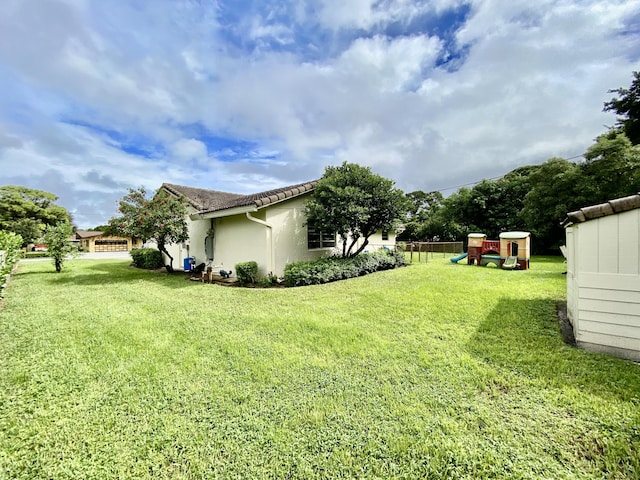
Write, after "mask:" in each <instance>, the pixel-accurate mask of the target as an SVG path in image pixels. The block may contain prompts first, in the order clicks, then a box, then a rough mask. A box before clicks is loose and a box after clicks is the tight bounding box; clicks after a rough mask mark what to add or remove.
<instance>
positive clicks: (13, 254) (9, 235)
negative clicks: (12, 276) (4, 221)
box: [0, 230, 22, 289]
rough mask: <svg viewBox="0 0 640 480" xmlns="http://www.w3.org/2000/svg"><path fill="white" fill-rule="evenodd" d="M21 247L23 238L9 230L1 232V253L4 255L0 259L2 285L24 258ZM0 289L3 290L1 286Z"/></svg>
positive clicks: (0, 281) (0, 280)
mask: <svg viewBox="0 0 640 480" xmlns="http://www.w3.org/2000/svg"><path fill="white" fill-rule="evenodd" d="M21 245H22V237H21V236H20V235H18V234H16V233H14V232H9V231H7V230H0V252H2V255H3V257H2V258H0V283H4V276H5V275H6V274H8V273H11V270H13V266H14V265H15V263H16V262H17V261H18V260H19V259H20V257H21V256H22V252H21V251H20V247H21ZM0 289H2V287H1V286H0Z"/></svg>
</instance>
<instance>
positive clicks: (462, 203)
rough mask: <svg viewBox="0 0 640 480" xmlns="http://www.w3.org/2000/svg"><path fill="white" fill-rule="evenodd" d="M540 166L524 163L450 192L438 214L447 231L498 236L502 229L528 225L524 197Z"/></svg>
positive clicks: (451, 233) (456, 234) (507, 229)
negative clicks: (530, 179) (527, 165)
mask: <svg viewBox="0 0 640 480" xmlns="http://www.w3.org/2000/svg"><path fill="white" fill-rule="evenodd" d="M536 168H537V167H520V168H517V169H515V170H513V171H511V172H509V173H508V174H506V175H505V176H504V177H502V178H500V179H498V180H483V181H482V182H480V183H478V184H477V185H475V186H474V187H473V188H461V189H460V190H458V191H457V192H456V193H454V194H452V195H450V196H449V197H448V198H446V199H445V200H444V201H443V204H442V205H443V209H442V211H441V212H440V214H439V215H438V216H439V217H440V218H441V220H440V223H441V224H442V225H443V226H445V225H446V226H447V230H448V232H447V233H445V235H446V236H448V237H449V238H451V237H452V236H457V238H456V239H457V240H463V239H464V238H466V236H467V234H468V233H470V232H482V233H485V234H486V235H487V236H488V237H489V238H498V236H499V235H500V233H502V232H505V231H513V230H521V229H524V228H525V221H524V219H523V218H522V215H521V210H522V208H523V199H524V197H525V195H526V194H527V192H528V191H529V189H530V188H531V186H530V183H529V176H530V175H531V173H532V172H533V171H535V169H536ZM443 233H444V232H443ZM461 237H463V238H461ZM443 238H444V237H443Z"/></svg>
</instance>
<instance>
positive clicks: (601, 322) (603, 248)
mask: <svg viewBox="0 0 640 480" xmlns="http://www.w3.org/2000/svg"><path fill="white" fill-rule="evenodd" d="M566 239H567V311H568V315H569V319H570V320H571V322H572V324H573V327H574V335H575V337H576V341H577V342H578V345H581V346H583V347H585V348H587V349H591V350H595V351H601V352H606V353H611V354H614V355H617V356H621V357H624V358H630V359H634V360H640V209H636V210H631V211H628V212H623V213H620V214H617V215H609V216H606V217H602V218H598V219H595V220H590V221H587V222H584V223H579V224H575V225H573V226H572V227H569V228H567V231H566Z"/></svg>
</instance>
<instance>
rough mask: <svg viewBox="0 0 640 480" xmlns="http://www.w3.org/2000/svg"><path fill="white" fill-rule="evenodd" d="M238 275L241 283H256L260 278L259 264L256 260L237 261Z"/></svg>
mask: <svg viewBox="0 0 640 480" xmlns="http://www.w3.org/2000/svg"><path fill="white" fill-rule="evenodd" d="M236 277H237V278H238V281H239V282H240V283H243V284H244V283H255V281H256V278H258V264H257V263H256V262H241V263H236Z"/></svg>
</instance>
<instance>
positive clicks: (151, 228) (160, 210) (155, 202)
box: [109, 187, 189, 271]
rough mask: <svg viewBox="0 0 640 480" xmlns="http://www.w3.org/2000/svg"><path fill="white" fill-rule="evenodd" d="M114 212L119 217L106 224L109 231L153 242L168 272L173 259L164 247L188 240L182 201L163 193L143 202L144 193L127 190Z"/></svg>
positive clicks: (184, 208)
mask: <svg viewBox="0 0 640 480" xmlns="http://www.w3.org/2000/svg"><path fill="white" fill-rule="evenodd" d="M118 210H119V212H120V213H121V216H120V217H115V218H112V219H111V220H110V221H109V226H110V229H111V231H112V232H114V233H118V234H121V235H128V236H131V237H135V238H139V239H141V240H143V241H145V242H146V241H148V240H153V241H155V242H156V244H157V245H158V250H160V251H161V252H162V253H164V254H165V255H166V256H167V257H168V258H169V265H168V266H167V270H169V271H172V270H173V257H172V256H171V255H170V254H169V252H168V251H167V245H168V244H171V243H179V242H184V241H186V240H187V239H188V238H189V231H188V229H187V221H186V218H185V217H186V214H187V211H186V203H185V200H184V199H183V198H182V197H177V196H175V195H171V194H170V193H168V192H166V191H165V190H164V189H159V190H158V191H157V192H156V194H155V195H154V196H153V197H152V198H147V191H146V189H145V188H144V187H139V188H138V189H129V193H128V194H127V195H125V196H124V197H122V198H121V199H120V202H119V206H118Z"/></svg>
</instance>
